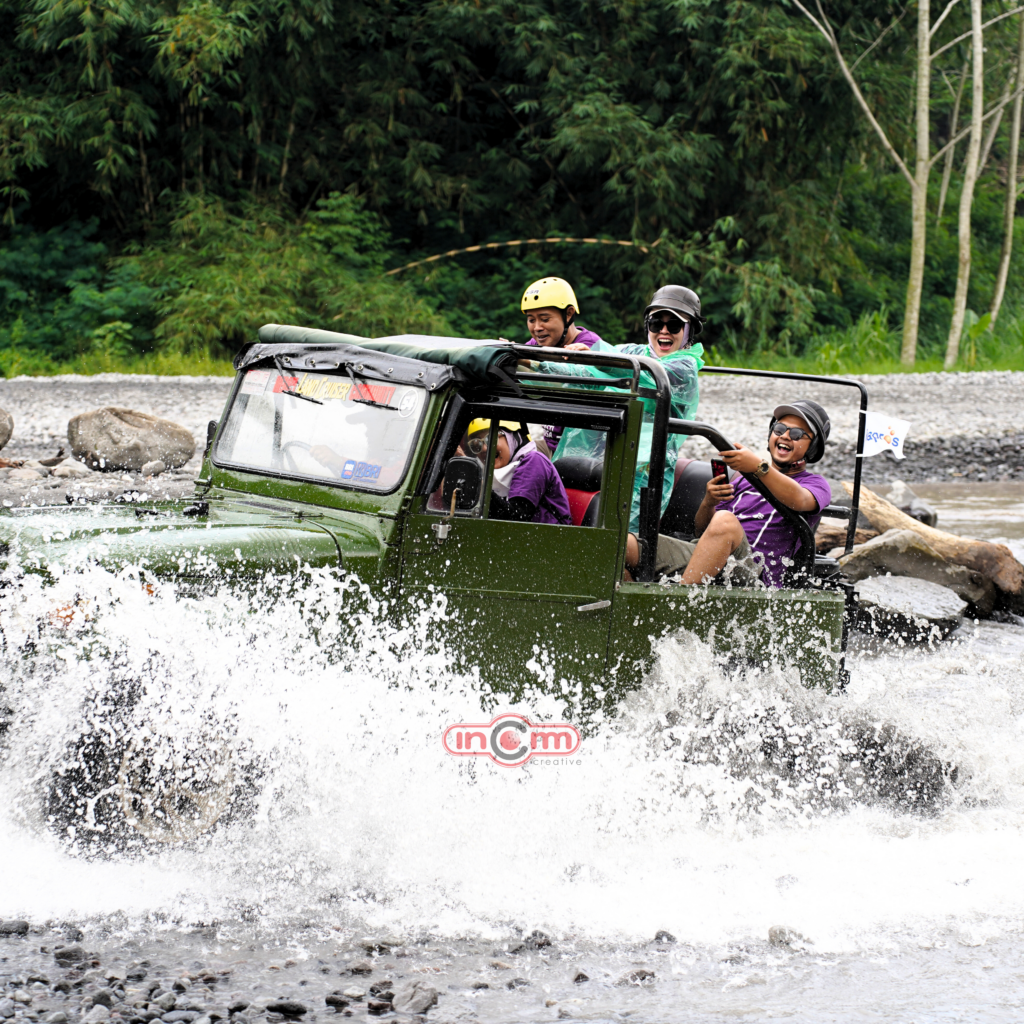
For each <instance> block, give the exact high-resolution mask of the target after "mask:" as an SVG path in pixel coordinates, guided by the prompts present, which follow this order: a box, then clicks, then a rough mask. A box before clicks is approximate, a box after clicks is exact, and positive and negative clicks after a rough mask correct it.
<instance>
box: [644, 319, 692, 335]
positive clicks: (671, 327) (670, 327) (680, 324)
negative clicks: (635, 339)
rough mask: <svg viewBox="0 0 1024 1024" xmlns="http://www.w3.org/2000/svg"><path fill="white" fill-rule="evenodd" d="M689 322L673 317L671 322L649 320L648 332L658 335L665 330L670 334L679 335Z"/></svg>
mask: <svg viewBox="0 0 1024 1024" xmlns="http://www.w3.org/2000/svg"><path fill="white" fill-rule="evenodd" d="M687 322H688V321H686V320H680V319H679V317H676V316H674V317H672V318H671V319H670V320H648V321H647V330H649V331H652V332H653V333H654V334H657V333H658V331H660V330H661V329H662V328H665V329H666V330H667V331H668V333H669V334H678V333H679V332H680V331H681V330H682V329H683V328H684V327H685V326H686V324H687Z"/></svg>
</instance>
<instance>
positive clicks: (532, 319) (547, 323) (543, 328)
mask: <svg viewBox="0 0 1024 1024" xmlns="http://www.w3.org/2000/svg"><path fill="white" fill-rule="evenodd" d="M519 308H520V309H521V310H522V311H523V312H524V313H525V314H526V327H527V329H528V330H529V332H530V340H529V341H528V342H526V344H527V345H536V346H539V347H541V348H569V347H570V346H572V347H573V348H591V347H592V346H593V345H595V344H596V343H597V342H599V341H601V340H602V339H601V338H600V337H599V336H598V335H597V334H595V333H594V332H593V331H588V330H587V329H586V328H585V327H577V326H576V322H575V321H576V317H577V315H578V314H579V311H580V307H579V303H578V302H577V301H576V293H575V292H574V291H573V290H572V286H571V285H570V284H569V282H568V281H563V280H562V279H561V278H560V277H542V278H541V279H540V280H539V281H534V282H533V284H531V285H530V286H529V287H528V288H527V289H526V291H525V292H523V299H522V302H521V303H520V304H519ZM563 429H564V428H563V427H555V426H550V425H549V426H542V427H541V431H540V432H542V434H543V436H542V437H538V436H537V434H538V431H537V430H533V436H534V438H536V439H537V442H538V445H537V447H538V449H539V450H540V451H541V452H543V453H544V454H547V455H549V456H550V455H551V454H552V453H553V452H554V450H555V449H556V448H557V447H558V441H559V438H561V436H562V430H563ZM545 449H546V451H545Z"/></svg>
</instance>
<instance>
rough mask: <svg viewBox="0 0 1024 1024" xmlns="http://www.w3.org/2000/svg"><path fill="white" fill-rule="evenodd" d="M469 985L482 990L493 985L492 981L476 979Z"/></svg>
mask: <svg viewBox="0 0 1024 1024" xmlns="http://www.w3.org/2000/svg"><path fill="white" fill-rule="evenodd" d="M469 987H470V988H472V989H477V990H481V991H482V990H483V989H485V988H490V987H491V985H490V982H487V981H474V982H473V983H472V984H471V985H470V986H469Z"/></svg>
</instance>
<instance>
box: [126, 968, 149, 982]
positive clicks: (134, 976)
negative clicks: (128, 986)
mask: <svg viewBox="0 0 1024 1024" xmlns="http://www.w3.org/2000/svg"><path fill="white" fill-rule="evenodd" d="M125 980H126V981H145V980H146V968H145V967H141V966H137V967H129V968H128V970H127V971H126V972H125Z"/></svg>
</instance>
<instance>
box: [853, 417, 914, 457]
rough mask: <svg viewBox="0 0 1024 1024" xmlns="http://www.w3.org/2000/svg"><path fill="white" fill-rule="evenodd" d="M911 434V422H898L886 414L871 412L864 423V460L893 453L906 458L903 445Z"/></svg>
mask: <svg viewBox="0 0 1024 1024" xmlns="http://www.w3.org/2000/svg"><path fill="white" fill-rule="evenodd" d="M909 433H910V421H909V420H898V419H895V418H894V417H892V416H887V415H886V414H885V413H884V412H869V413H868V414H867V416H866V418H865V423H864V458H868V456H870V455H877V454H878V453H879V452H892V453H893V455H895V456H896V458H897V459H903V458H906V456H905V455H904V454H903V444H904V442H905V441H906V440H907V434H909Z"/></svg>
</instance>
